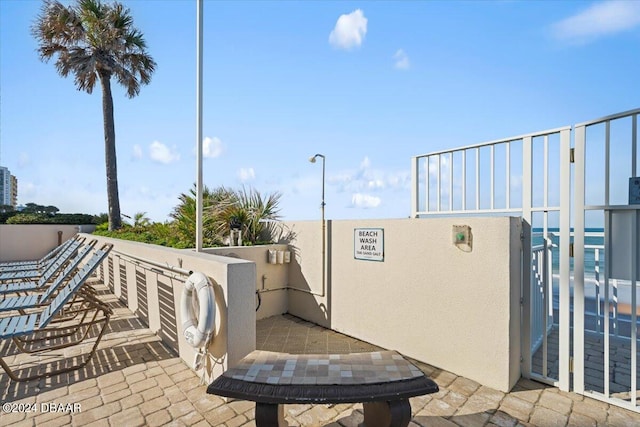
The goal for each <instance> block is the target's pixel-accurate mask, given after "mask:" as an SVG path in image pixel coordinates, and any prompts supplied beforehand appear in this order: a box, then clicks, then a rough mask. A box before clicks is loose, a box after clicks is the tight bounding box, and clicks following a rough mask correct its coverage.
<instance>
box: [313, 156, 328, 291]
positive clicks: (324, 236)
mask: <svg viewBox="0 0 640 427" xmlns="http://www.w3.org/2000/svg"><path fill="white" fill-rule="evenodd" d="M318 157H320V158H322V203H321V204H320V209H321V211H322V294H321V295H320V296H325V290H326V286H327V285H326V283H327V277H326V275H327V254H326V251H327V233H326V221H325V220H324V207H325V206H326V203H325V202H324V181H325V178H324V177H325V175H324V172H325V157H324V155H323V154H316V155H315V156H311V157H310V158H309V161H310V162H311V163H315V162H316V159H317V158H318Z"/></svg>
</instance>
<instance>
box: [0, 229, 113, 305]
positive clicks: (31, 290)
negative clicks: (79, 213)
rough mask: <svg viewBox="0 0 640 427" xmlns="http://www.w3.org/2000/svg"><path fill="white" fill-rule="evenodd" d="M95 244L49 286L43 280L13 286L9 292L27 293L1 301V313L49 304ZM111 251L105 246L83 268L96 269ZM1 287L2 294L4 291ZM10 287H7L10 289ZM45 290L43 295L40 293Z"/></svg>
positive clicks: (78, 256) (75, 259) (108, 246)
mask: <svg viewBox="0 0 640 427" xmlns="http://www.w3.org/2000/svg"><path fill="white" fill-rule="evenodd" d="M94 244H95V240H94V241H93V242H91V244H89V245H86V246H85V247H84V248H82V250H81V251H80V252H78V255H77V256H76V257H75V258H74V259H73V260H71V262H69V264H67V266H66V267H65V269H64V270H63V271H62V273H61V274H59V275H58V277H56V279H55V280H54V281H53V282H51V283H50V284H49V286H47V283H46V282H44V281H43V280H40V281H39V282H37V283H35V282H18V283H14V284H11V285H12V286H11V289H10V290H8V292H25V293H26V294H25V295H20V296H15V297H6V298H4V299H3V300H2V301H0V312H2V311H11V310H24V309H27V308H33V307H38V306H43V305H46V304H48V302H49V300H50V299H51V298H52V297H54V296H55V295H57V293H58V291H59V290H60V289H61V288H62V287H63V286H64V284H66V281H67V279H68V278H69V276H70V275H71V274H72V272H73V271H74V270H75V269H76V268H77V267H78V265H79V264H80V262H81V261H82V260H83V259H84V258H85V257H86V256H87V254H88V253H89V252H90V251H91V249H92V248H93V246H94ZM109 250H111V246H110V245H104V246H103V247H102V248H100V249H99V250H96V251H95V252H94V254H93V256H92V257H91V258H89V260H88V261H87V262H86V263H85V264H84V266H83V267H82V268H92V269H93V268H94V267H95V266H96V265H98V264H100V262H102V260H103V259H104V257H105V255H106V253H108V252H109ZM2 286H4V285H0V292H2V290H3V289H1V288H2ZM8 287H9V286H7V288H8ZM42 290H44V292H43V293H40V292H39V291H42Z"/></svg>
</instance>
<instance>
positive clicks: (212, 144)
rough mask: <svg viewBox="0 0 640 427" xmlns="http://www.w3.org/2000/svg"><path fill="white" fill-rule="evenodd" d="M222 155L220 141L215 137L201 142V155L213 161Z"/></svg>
mask: <svg viewBox="0 0 640 427" xmlns="http://www.w3.org/2000/svg"><path fill="white" fill-rule="evenodd" d="M221 154H222V141H221V140H220V138H218V137H217V136H214V137H213V138H209V137H206V138H205V139H204V141H202V155H203V156H204V157H207V158H209V159H215V158H216V157H220V155H221Z"/></svg>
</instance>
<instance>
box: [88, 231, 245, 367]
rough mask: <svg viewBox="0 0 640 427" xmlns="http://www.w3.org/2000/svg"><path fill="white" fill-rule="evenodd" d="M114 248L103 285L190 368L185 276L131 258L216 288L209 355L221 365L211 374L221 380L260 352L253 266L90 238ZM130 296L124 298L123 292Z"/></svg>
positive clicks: (191, 354)
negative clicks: (201, 278)
mask: <svg viewBox="0 0 640 427" xmlns="http://www.w3.org/2000/svg"><path fill="white" fill-rule="evenodd" d="M86 237H87V238H95V239H97V240H98V242H99V244H101V243H103V242H107V243H112V244H113V245H114V247H113V249H112V251H111V253H110V255H109V260H108V262H106V263H105V264H104V267H103V269H102V272H103V276H104V277H103V279H104V280H105V282H106V283H108V284H110V285H112V286H113V288H114V292H115V294H116V296H117V297H119V298H121V299H122V300H123V301H125V302H126V303H127V305H128V307H129V308H130V309H131V310H132V311H133V312H134V313H136V314H137V315H138V317H140V318H141V319H142V320H143V321H144V322H145V323H147V324H148V326H149V328H150V329H151V330H153V331H155V332H157V333H158V335H159V336H160V337H161V338H163V340H164V341H165V342H166V343H167V344H168V345H169V347H172V348H173V349H174V350H175V351H176V352H178V353H179V355H180V357H181V358H182V359H183V360H184V361H185V362H186V363H187V364H188V365H189V366H192V364H193V360H194V356H195V354H196V350H195V349H194V348H192V347H191V346H189V345H188V344H187V343H186V341H185V340H184V337H183V335H182V333H183V331H182V327H181V319H180V300H181V297H182V291H183V289H184V280H185V279H186V276H181V275H179V274H176V273H172V272H170V271H164V273H163V270H162V269H159V268H157V267H153V266H149V265H147V266H145V263H144V262H137V261H135V260H133V261H132V260H131V259H129V258H128V257H127V255H132V256H134V257H137V258H142V259H144V260H152V261H154V262H156V263H161V264H165V265H170V266H175V267H180V268H182V269H185V270H189V271H199V272H201V273H203V274H205V275H206V276H207V277H208V278H209V280H210V281H211V283H212V284H213V288H214V293H215V300H216V312H217V314H216V328H215V333H214V339H213V342H212V343H211V344H210V345H209V347H208V351H209V353H210V354H211V355H212V356H213V357H214V358H215V360H217V361H219V363H218V364H216V365H215V366H212V367H211V368H212V371H211V374H212V375H213V377H217V376H219V375H220V374H222V372H224V371H225V370H227V369H228V368H230V367H233V366H235V364H236V363H237V362H238V361H239V360H240V359H241V358H243V357H244V356H246V355H247V354H248V353H250V352H251V351H253V350H255V347H256V335H255V331H256V312H255V283H256V268H255V264H254V263H253V262H251V261H246V260H242V259H238V258H233V257H227V256H219V255H213V254H206V253H197V252H195V251H192V250H181V249H172V248H166V247H163V246H157V245H150V244H145V243H139V242H130V241H125V240H119V239H111V238H106V237H101V236H94V235H87V236H86ZM125 290H126V292H125Z"/></svg>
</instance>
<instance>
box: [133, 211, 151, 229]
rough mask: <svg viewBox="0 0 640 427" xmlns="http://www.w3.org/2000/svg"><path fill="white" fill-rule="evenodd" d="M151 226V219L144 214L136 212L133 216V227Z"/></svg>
mask: <svg viewBox="0 0 640 427" xmlns="http://www.w3.org/2000/svg"><path fill="white" fill-rule="evenodd" d="M150 225H151V219H150V218H149V217H148V216H147V213H146V212H136V213H135V214H134V215H133V226H134V227H148V226H150Z"/></svg>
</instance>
